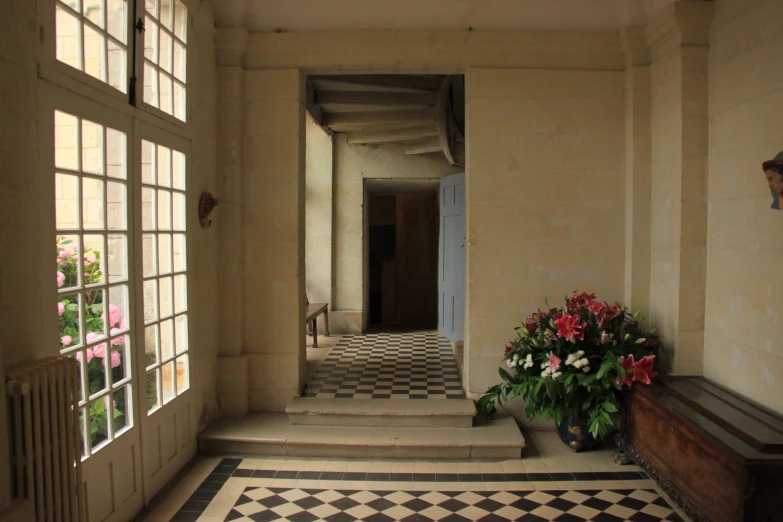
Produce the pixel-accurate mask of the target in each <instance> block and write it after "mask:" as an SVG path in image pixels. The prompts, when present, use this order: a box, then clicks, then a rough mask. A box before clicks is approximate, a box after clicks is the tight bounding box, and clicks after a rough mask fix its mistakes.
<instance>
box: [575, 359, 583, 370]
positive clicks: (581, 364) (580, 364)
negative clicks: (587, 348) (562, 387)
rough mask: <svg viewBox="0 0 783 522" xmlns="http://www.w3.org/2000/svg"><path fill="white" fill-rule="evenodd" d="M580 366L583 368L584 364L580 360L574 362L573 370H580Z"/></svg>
mask: <svg viewBox="0 0 783 522" xmlns="http://www.w3.org/2000/svg"><path fill="white" fill-rule="evenodd" d="M582 366H584V364H583V363H582V360H581V359H580V360H578V361H575V362H574V368H581V367H582Z"/></svg>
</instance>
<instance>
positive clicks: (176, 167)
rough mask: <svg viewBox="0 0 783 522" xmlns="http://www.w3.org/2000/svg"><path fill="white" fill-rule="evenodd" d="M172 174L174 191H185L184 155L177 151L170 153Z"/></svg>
mask: <svg viewBox="0 0 783 522" xmlns="http://www.w3.org/2000/svg"><path fill="white" fill-rule="evenodd" d="M171 159H172V173H173V183H172V185H173V186H174V188H175V189H178V190H185V155H184V154H182V153H181V152H179V151H178V150H175V151H172V156H171Z"/></svg>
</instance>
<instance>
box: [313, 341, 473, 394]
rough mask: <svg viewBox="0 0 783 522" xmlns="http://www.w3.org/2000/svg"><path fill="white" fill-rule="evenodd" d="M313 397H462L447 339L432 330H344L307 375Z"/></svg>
mask: <svg viewBox="0 0 783 522" xmlns="http://www.w3.org/2000/svg"><path fill="white" fill-rule="evenodd" d="M303 397H307V398H314V399H398V400H403V399H464V398H465V394H464V393H463V391H462V385H461V383H460V375H459V370H458V369H457V362H456V361H455V360H454V355H453V353H452V349H451V345H450V343H449V340H448V339H446V338H444V337H442V336H440V335H438V334H437V333H436V332H415V333H378V334H368V335H353V336H345V337H343V338H342V339H340V341H339V342H338V343H337V345H336V346H335V347H334V348H332V351H331V352H330V353H329V355H328V356H327V357H326V359H325V360H324V361H323V362H322V363H321V365H320V366H319V367H318V369H317V371H316V373H315V374H314V375H313V376H312V377H310V379H309V380H308V382H307V385H306V387H305V390H304V393H303Z"/></svg>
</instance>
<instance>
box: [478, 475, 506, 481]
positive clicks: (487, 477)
mask: <svg viewBox="0 0 783 522" xmlns="http://www.w3.org/2000/svg"><path fill="white" fill-rule="evenodd" d="M481 480H483V481H484V482H505V481H506V475H505V474H504V473H482V474H481Z"/></svg>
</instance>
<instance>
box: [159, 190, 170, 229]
mask: <svg viewBox="0 0 783 522" xmlns="http://www.w3.org/2000/svg"><path fill="white" fill-rule="evenodd" d="M158 230H171V192H169V191H168V190H158Z"/></svg>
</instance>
